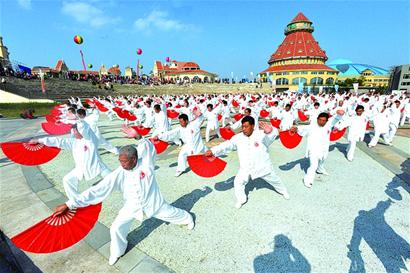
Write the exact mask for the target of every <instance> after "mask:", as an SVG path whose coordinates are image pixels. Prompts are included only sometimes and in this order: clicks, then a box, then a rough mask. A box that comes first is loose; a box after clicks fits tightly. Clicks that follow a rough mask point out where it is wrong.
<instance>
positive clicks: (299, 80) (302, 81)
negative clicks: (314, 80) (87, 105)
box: [292, 77, 307, 85]
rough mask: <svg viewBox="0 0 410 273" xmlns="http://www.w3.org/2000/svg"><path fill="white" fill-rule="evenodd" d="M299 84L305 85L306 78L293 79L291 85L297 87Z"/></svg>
mask: <svg viewBox="0 0 410 273" xmlns="http://www.w3.org/2000/svg"><path fill="white" fill-rule="evenodd" d="M299 83H303V84H305V83H307V79H306V78H302V77H299V78H294V79H293V80H292V84H294V85H298V84H299Z"/></svg>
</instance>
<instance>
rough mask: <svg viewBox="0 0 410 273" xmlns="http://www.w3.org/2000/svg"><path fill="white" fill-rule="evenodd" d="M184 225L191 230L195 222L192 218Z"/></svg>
mask: <svg viewBox="0 0 410 273" xmlns="http://www.w3.org/2000/svg"><path fill="white" fill-rule="evenodd" d="M186 227H187V229H188V230H193V229H194V227H195V222H194V220H192V221H191V222H190V223H189V224H188V225H187V226H186Z"/></svg>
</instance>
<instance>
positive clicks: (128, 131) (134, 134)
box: [121, 124, 140, 138]
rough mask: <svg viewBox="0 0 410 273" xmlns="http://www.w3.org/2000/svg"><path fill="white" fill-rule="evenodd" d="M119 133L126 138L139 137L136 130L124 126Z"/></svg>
mask: <svg viewBox="0 0 410 273" xmlns="http://www.w3.org/2000/svg"><path fill="white" fill-rule="evenodd" d="M121 131H122V132H123V133H124V134H125V135H126V137H127V138H137V137H139V136H140V135H139V134H138V132H137V130H135V129H134V128H132V127H131V126H127V125H125V124H123V125H122V126H121Z"/></svg>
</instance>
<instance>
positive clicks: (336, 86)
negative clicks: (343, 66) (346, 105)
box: [335, 84, 339, 93]
mask: <svg viewBox="0 0 410 273" xmlns="http://www.w3.org/2000/svg"><path fill="white" fill-rule="evenodd" d="M335 91H336V93H337V92H338V91H339V85H338V84H335Z"/></svg>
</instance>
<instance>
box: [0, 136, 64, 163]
mask: <svg viewBox="0 0 410 273" xmlns="http://www.w3.org/2000/svg"><path fill="white" fill-rule="evenodd" d="M1 149H2V150H3V153H4V154H5V155H6V156H7V157H8V158H9V159H10V160H11V161H13V162H16V163H18V164H22V165H27V166H34V165H40V164H44V163H47V162H48V161H50V160H52V159H53V158H54V157H56V156H57V155H58V153H59V152H60V151H61V149H60V148H56V147H48V146H45V145H44V144H40V143H39V144H29V143H27V142H5V143H2V144H1Z"/></svg>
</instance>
